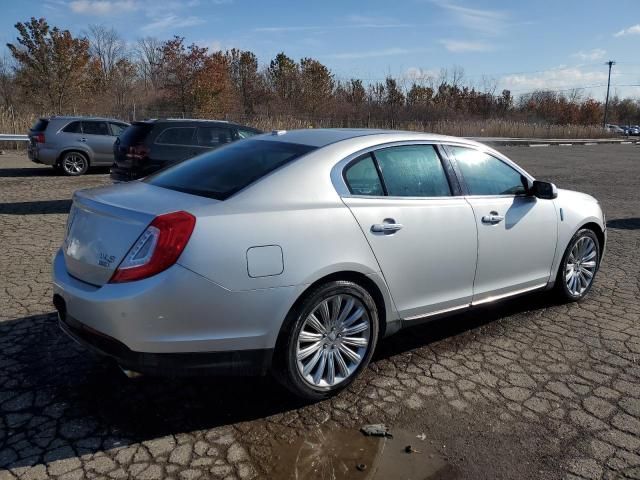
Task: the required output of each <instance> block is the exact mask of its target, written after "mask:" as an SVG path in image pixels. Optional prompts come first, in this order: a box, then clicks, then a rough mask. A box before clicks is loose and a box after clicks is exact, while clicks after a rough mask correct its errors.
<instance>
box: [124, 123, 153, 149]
mask: <svg viewBox="0 0 640 480" xmlns="http://www.w3.org/2000/svg"><path fill="white" fill-rule="evenodd" d="M152 128H153V124H151V123H133V124H131V125H129V126H128V127H127V128H126V129H125V131H124V132H122V133H121V134H120V136H119V137H118V138H120V143H121V144H125V145H135V144H137V143H143V142H144V139H145V137H146V136H147V134H148V133H149V132H150V131H151V129H152Z"/></svg>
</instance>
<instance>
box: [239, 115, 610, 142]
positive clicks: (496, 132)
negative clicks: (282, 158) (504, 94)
mask: <svg viewBox="0 0 640 480" xmlns="http://www.w3.org/2000/svg"><path fill="white" fill-rule="evenodd" d="M239 120H244V123H246V124H249V125H252V126H255V127H256V128H260V129H261V130H266V131H268V130H273V129H293V128H323V127H327V128H329V127H343V128H360V127H366V128H394V129H397V130H411V131H419V132H431V133H439V134H443V135H454V136H458V137H509V138H603V137H607V136H609V135H608V134H607V133H605V132H603V131H602V128H601V127H600V126H592V125H589V126H585V125H543V124H538V123H525V122H515V121H511V120H500V119H489V120H439V121H428V120H425V121H418V120H413V121H397V122H391V121H389V122H376V121H344V120H334V119H320V120H306V119H299V118H292V117H254V118H246V119H239Z"/></svg>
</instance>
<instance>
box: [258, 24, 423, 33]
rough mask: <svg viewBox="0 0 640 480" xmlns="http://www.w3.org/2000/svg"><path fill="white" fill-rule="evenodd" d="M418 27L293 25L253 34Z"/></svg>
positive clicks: (406, 25)
mask: <svg viewBox="0 0 640 480" xmlns="http://www.w3.org/2000/svg"><path fill="white" fill-rule="evenodd" d="M417 26H419V25H415V24H411V23H353V24H349V25H295V26H286V27H285V26H277V27H257V28H254V29H253V31H254V32H261V33H286V32H314V31H318V32H321V31H326V30H345V29H349V30H354V29H366V28H370V29H376V28H412V27H417Z"/></svg>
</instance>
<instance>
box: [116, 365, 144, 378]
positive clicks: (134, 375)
mask: <svg viewBox="0 0 640 480" xmlns="http://www.w3.org/2000/svg"><path fill="white" fill-rule="evenodd" d="M118 367H120V370H121V371H122V373H124V374H125V375H126V376H127V378H138V377H141V376H142V374H141V373H140V372H134V371H133V370H129V369H127V368H124V367H123V366H122V365H118Z"/></svg>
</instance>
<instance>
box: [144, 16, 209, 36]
mask: <svg viewBox="0 0 640 480" xmlns="http://www.w3.org/2000/svg"><path fill="white" fill-rule="evenodd" d="M202 23H204V20H203V19H202V18H199V17H195V16H189V17H179V16H178V15H175V14H172V13H171V14H168V15H165V16H164V17H156V18H154V19H153V20H152V21H151V22H149V23H147V24H146V25H143V26H142V28H141V29H140V30H142V31H144V32H147V33H149V32H160V31H163V30H166V29H168V28H182V27H192V26H194V25H200V24H202Z"/></svg>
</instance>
